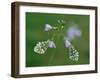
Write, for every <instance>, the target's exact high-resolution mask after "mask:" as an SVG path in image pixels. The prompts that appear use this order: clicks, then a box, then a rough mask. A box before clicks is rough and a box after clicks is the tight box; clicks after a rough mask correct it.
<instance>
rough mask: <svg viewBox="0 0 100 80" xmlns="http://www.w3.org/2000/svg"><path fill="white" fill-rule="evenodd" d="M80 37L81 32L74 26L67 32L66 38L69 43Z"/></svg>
mask: <svg viewBox="0 0 100 80" xmlns="http://www.w3.org/2000/svg"><path fill="white" fill-rule="evenodd" d="M81 35H82V32H81V30H80V29H79V28H77V27H76V26H72V27H70V28H69V29H68V31H67V37H68V40H69V41H71V40H73V39H74V38H75V37H81Z"/></svg>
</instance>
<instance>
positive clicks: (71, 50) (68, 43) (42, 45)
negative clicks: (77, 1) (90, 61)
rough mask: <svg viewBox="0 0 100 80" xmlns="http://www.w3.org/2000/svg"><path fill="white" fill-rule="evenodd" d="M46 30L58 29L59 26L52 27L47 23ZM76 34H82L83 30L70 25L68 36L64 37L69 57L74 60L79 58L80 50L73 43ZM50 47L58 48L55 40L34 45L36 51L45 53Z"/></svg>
mask: <svg viewBox="0 0 100 80" xmlns="http://www.w3.org/2000/svg"><path fill="white" fill-rule="evenodd" d="M44 30H45V31H47V32H48V31H51V30H57V27H52V26H51V25H49V24H45V29H44ZM76 36H78V37H80V36H81V31H80V30H79V29H78V28H77V27H70V28H69V29H68V31H67V37H64V42H65V47H66V48H68V49H69V59H71V60H73V61H78V60H79V52H78V51H77V50H76V49H75V48H74V46H73V45H72V44H71V40H73V39H74V38H75V37H76ZM48 48H56V45H55V43H54V41H53V40H50V39H48V40H46V41H41V42H38V43H37V44H36V46H35V47H34V52H36V53H38V54H45V52H46V51H47V49H48Z"/></svg>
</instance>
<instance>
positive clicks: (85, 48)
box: [26, 12, 89, 67]
mask: <svg viewBox="0 0 100 80" xmlns="http://www.w3.org/2000/svg"><path fill="white" fill-rule="evenodd" d="M58 20H64V21H66V24H65V30H64V31H63V32H58V33H56V34H57V35H56V37H55V39H54V42H55V44H56V48H48V49H47V51H46V53H45V54H38V53H35V52H34V46H35V45H36V44H37V43H38V42H40V41H45V40H47V39H49V38H50V37H51V36H52V32H50V33H49V36H48V32H45V31H44V28H45V24H50V25H52V26H56V27H57V26H58V22H57V21H58ZM72 23H75V24H77V25H78V27H79V28H80V29H81V31H82V36H81V37H80V38H75V39H74V40H73V41H72V44H73V45H74V47H75V49H76V50H77V51H78V52H79V56H80V57H79V61H77V62H75V61H72V60H70V59H69V56H68V54H69V53H68V49H67V48H65V47H64V40H63V37H64V36H65V35H66V30H67V29H68V28H69V27H70V25H71V24H72ZM80 64H81V65H82V64H89V15H76V14H52V13H32V12H26V67H36V66H38V67H39V66H58V65H80Z"/></svg>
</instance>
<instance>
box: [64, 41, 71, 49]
mask: <svg viewBox="0 0 100 80" xmlns="http://www.w3.org/2000/svg"><path fill="white" fill-rule="evenodd" d="M70 46H71V43H70V42H69V41H68V40H66V41H65V47H66V48H68V47H70Z"/></svg>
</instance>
